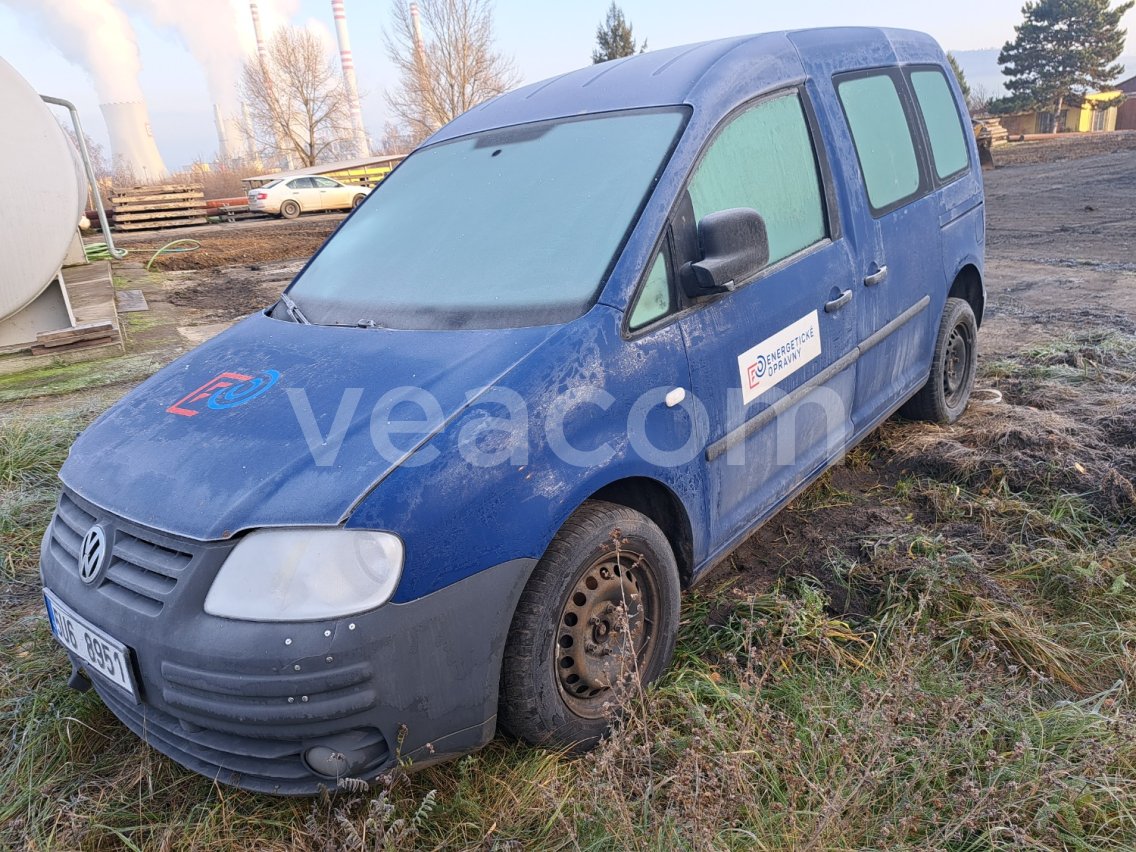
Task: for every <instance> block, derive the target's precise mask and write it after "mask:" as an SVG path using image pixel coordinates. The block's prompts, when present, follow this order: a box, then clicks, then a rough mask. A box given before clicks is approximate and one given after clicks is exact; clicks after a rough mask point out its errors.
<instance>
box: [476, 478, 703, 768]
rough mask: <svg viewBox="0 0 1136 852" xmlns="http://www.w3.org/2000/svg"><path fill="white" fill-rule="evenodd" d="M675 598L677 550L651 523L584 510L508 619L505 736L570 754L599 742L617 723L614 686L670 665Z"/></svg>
mask: <svg viewBox="0 0 1136 852" xmlns="http://www.w3.org/2000/svg"><path fill="white" fill-rule="evenodd" d="M680 594H681V584H680V581H679V575H678V566H677V564H676V562H675V557H674V552H673V551H672V550H671V546H670V543H669V542H668V541H667V538H666V536H665V535H663V533H662V531H661V530H660V529H659V528H658V527H657V526H656V525H655V524H654V523H653V522H652V521H651V520H650V519H649V518H647V517H646V516H645V515H642V514H640V513H639V512H636V511H635V510H633V509H629V508H627V507H626V506H620V505H617V504H614V503H607V502H602V501H598V500H590V501H588V502H586V503H584V504H583V505H582V506H581V507H580V508H579V509H578V510H577V511H576V512H575V513H574V514H573V515H572V516H571V517H570V518H569V519H568V520H567V521H566V522H565V523H564V526H563V527H561V528H560V531H559V532H557V534H556V536H555V538H553V540H552V543H551V544H549V546H548V549H547V550H546V551H545V553H544V556H543V557H542V558H541V560H540V562H539V563H538V564H537V566H536V568H535V569H534V570H533V574H532V576H531V577H530V578H529V582H528V584H527V585H526V586H525V590H524V592H523V593H522V594H521V598H520V602H519V603H518V604H517V609H516V612H515V613H514V615H513V621H512V625H511V627H510V630H509V637H508V640H507V643H506V647H505V654H504V659H503V662H502V670H501V689H500V704H499V708H498V722H499V724H500V726H501V728H502V730H504V731H505V732H506V733H509V734H512V735H513V736H515V737H517V738H519V739H521V740H524V741H526V742H528V743H531V744H533V745H542V746H549V747H553V748H562V749H569V750H573V751H585V750H587V749H588V748H591V747H592V746H594V745H595V744H596V743H598V742H599V740H600V738H601V737H602V736H603V735H604V734H605V733H607V731H608V728H609V724H610V720H611V718H612V717H613V715H618V704H619V697H618V694H617V693H618V692H619V690H614V689H613V685H614V686H619V685H620V684H621V683H622V684H627V685H632V686H633V685H634V683H635V681H636V680H638V682H639V683H642V684H647V683H650V682H651V681H653V680H654V679H655V678H657V677H658V676H659V675H661V674H662V673H663V672H664V671H665V670H666V668H667V666H668V665H669V664H670V661H671V656H672V655H673V654H674V645H675V636H676V634H677V631H678V621H679V597H680ZM585 634H586V635H585ZM628 640H630V643H628ZM632 647H633V648H635V651H636V653H635V654H634V655H632V654H630V653H628V652H629V651H630V648H632Z"/></svg>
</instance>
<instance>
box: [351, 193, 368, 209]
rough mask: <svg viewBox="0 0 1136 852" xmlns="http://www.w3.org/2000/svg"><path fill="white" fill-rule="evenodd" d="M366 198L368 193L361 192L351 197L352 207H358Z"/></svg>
mask: <svg viewBox="0 0 1136 852" xmlns="http://www.w3.org/2000/svg"><path fill="white" fill-rule="evenodd" d="M366 198H367V196H366V194H365V193H362V192H360V193H359V194H358V195H356V196H355V197H354V198H352V199H351V209H352V210H354V209H355V208H356V207H358V206H359V205H360V204H362V203H363V202H364V201H365V200H366Z"/></svg>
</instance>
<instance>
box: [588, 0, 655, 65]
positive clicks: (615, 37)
mask: <svg viewBox="0 0 1136 852" xmlns="http://www.w3.org/2000/svg"><path fill="white" fill-rule="evenodd" d="M646 49H647V41H646V39H644V41H643V46H642V47H641V48H639V49H638V52H640V53H642V52H643V51H644V50H646ZM634 53H636V48H635V37H634V36H633V35H632V32H631V24H630V23H629V22H628V21H627V19H626V18H625V17H624V16H623V10H622V9H620V8H619V7H618V6H616V5H615V2H614V0H613V2H612V4H611V6H610V7H609V8H608V10H607V18H606V19H605V20H604V22H603V23H602V24H600V25H599V26H598V27H596V49H595V50H593V51H592V62H593V63H598V62H607V61H608V60H609V59H619V58H620V57H622V56H631V55H633V54H634Z"/></svg>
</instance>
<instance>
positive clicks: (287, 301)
mask: <svg viewBox="0 0 1136 852" xmlns="http://www.w3.org/2000/svg"><path fill="white" fill-rule="evenodd" d="M280 301H281V302H283V303H284V308H285V310H287V311H288V316H290V317H291V318H292V319H293V320H294V321H295V322H297V323H299V324H300V325H311V324H312V321H311V320H309V319H308V318H307V317H306V316H304V314H303V312H302V311H301V310H300V308H299V306H298V305H297V304H296V303H295V302H293V301H292V297H291V296H289V295H288V294H287V293H281V294H280Z"/></svg>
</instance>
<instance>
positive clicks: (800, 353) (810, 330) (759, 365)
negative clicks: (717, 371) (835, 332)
mask: <svg viewBox="0 0 1136 852" xmlns="http://www.w3.org/2000/svg"><path fill="white" fill-rule="evenodd" d="M818 355H820V325H819V324H818V322H817V312H816V311H813V312H812V313H811V314H808V315H807V316H803V317H801V318H800V319H799V320H797V321H796V322H795V323H793V324H792V325H790V326H787V327H786V328H783V329H781V330H780V331H779V332H777V333H776V334H774V335H772V336H770V337H767V338H766V339H765V340H763V341H761V343H759V344H757V346H754V347H753V348H751V349H747V350H746V351H745V352H743V353H742V354H741V355H739V356H738V372H739V373H740V374H741V380H742V399H743V400H744V402H745V404H746V405H749V404H750V403H751V402H753V401H754V400H755V399H757V398H758V397H759V396H761V395H762V394H763V393H765V392H766V391H767V390H769V389H770V388H771V387H774V386H776V385H777V384H779V383H780V382H782V381H783V380H784V379H786V378H788V377H789V376H791V375H793V373H795V372H797V370H799V369H801V367H803V366H805V364H807V363H809V361H812V360H813V359H814V358H816V357H817V356H818Z"/></svg>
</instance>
